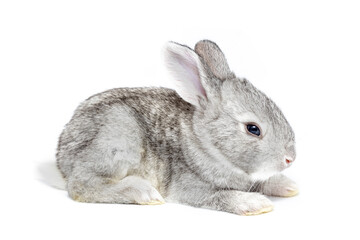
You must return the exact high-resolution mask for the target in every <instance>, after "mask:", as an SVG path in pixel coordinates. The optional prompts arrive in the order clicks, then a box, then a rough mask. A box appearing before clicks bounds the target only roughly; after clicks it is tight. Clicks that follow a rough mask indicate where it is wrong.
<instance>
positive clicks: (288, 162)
mask: <svg viewBox="0 0 360 240" xmlns="http://www.w3.org/2000/svg"><path fill="white" fill-rule="evenodd" d="M294 161H295V159H294V158H292V157H288V156H285V162H286V164H288V165H290V164H291V163H292V162H294Z"/></svg>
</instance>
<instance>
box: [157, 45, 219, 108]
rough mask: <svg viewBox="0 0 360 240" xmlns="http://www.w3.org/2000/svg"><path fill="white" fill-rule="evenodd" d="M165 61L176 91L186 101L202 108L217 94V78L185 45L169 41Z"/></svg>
mask: <svg viewBox="0 0 360 240" xmlns="http://www.w3.org/2000/svg"><path fill="white" fill-rule="evenodd" d="M164 53H165V62H166V65H167V68H168V69H169V70H170V73H171V75H172V77H173V80H175V86H176V92H177V93H178V94H179V95H180V97H181V98H182V99H184V100H185V101H187V102H188V103H190V104H192V105H194V106H196V107H198V108H204V107H205V105H206V103H208V102H209V101H212V100H214V99H215V97H216V96H217V95H218V92H219V91H218V89H219V88H218V87H217V85H218V83H217V81H218V80H217V79H213V78H212V77H211V76H210V75H211V73H209V71H207V69H205V66H204V64H203V63H202V61H201V60H200V57H199V55H198V54H196V53H195V52H194V51H193V50H192V49H190V48H189V47H187V46H185V45H181V44H178V43H174V42H169V43H168V44H167V45H166V47H165V52H164Z"/></svg>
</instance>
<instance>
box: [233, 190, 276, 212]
mask: <svg viewBox="0 0 360 240" xmlns="http://www.w3.org/2000/svg"><path fill="white" fill-rule="evenodd" d="M242 200H244V202H243V203H240V204H239V205H238V208H239V209H238V213H239V214H240V215H245V216H252V215H259V214H263V213H267V212H271V211H272V210H273V209H274V205H273V204H272V202H271V201H270V200H269V199H268V198H266V197H265V196H263V195H260V194H256V193H254V194H251V195H247V196H244V199H242Z"/></svg>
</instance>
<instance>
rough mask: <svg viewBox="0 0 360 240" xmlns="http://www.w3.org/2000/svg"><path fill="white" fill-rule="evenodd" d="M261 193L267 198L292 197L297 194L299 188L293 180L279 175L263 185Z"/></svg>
mask: <svg viewBox="0 0 360 240" xmlns="http://www.w3.org/2000/svg"><path fill="white" fill-rule="evenodd" d="M261 192H262V193H263V194H265V195H268V196H276V197H293V196H295V195H297V194H298V193H299V188H298V186H297V184H296V183H295V182H294V181H293V180H291V179H290V178H288V177H286V176H284V175H282V174H279V175H275V176H273V177H271V178H269V179H268V180H267V181H266V182H265V183H263V185H262V187H261Z"/></svg>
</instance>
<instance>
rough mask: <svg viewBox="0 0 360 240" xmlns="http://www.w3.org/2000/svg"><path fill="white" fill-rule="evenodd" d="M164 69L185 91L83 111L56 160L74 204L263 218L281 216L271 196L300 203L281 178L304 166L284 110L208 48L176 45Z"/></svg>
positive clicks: (207, 44) (151, 91)
mask: <svg viewBox="0 0 360 240" xmlns="http://www.w3.org/2000/svg"><path fill="white" fill-rule="evenodd" d="M165 61H166V65H167V68H168V69H169V70H170V73H171V74H172V77H173V80H174V81H175V84H176V86H177V87H176V91H174V90H171V89H166V88H117V89H112V90H108V91H105V92H103V93H99V94H96V95H94V96H92V97H90V98H88V99H87V100H86V101H84V102H83V103H82V104H80V106H79V107H78V108H77V109H76V111H75V113H74V116H73V117H72V119H71V120H70V122H69V123H68V124H67V125H66V127H65V129H64V130H63V132H62V134H61V136H60V139H59V144H58V151H57V155H56V157H57V164H58V168H59V169H60V171H61V173H62V175H63V176H64V178H65V179H66V184H67V185H66V187H67V190H68V192H69V195H70V197H71V198H72V199H74V200H76V201H80V202H99V203H126V204H161V203H164V202H165V200H166V201H167V202H175V203H181V204H187V205H191V206H194V207H202V208H209V209H215V210H220V211H226V212H230V213H235V214H240V215H254V214H260V213H264V212H268V211H271V210H272V209H273V205H272V203H271V201H270V200H269V199H268V198H266V197H265V196H264V195H270V196H280V197H289V196H293V195H296V194H297V192H298V190H297V186H296V184H295V183H294V182H293V181H292V180H290V179H289V178H287V177H285V176H284V175H282V174H280V172H281V171H282V170H284V169H285V168H287V167H289V166H290V165H291V164H292V162H293V161H294V160H295V139H294V133H293V130H292V129H291V127H290V125H289V123H288V122H287V120H286V119H285V117H284V115H283V114H282V112H281V111H280V109H279V108H278V107H277V106H276V105H275V103H274V102H273V101H272V100H270V99H269V98H268V97H267V96H266V95H265V94H264V93H262V92H261V91H259V90H258V89H256V88H255V87H254V86H253V85H252V84H251V83H250V82H249V81H247V80H246V79H243V78H238V77H236V76H235V74H234V73H233V72H231V70H230V68H229V66H228V64H227V61H226V59H225V56H224V54H223V53H222V51H221V50H220V48H219V47H218V46H217V45H216V44H215V43H214V42H211V41H209V40H203V41H200V42H198V43H197V44H196V46H195V50H192V49H190V48H189V47H187V46H184V45H180V44H177V43H174V42H170V43H168V44H167V46H166V48H165Z"/></svg>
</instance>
